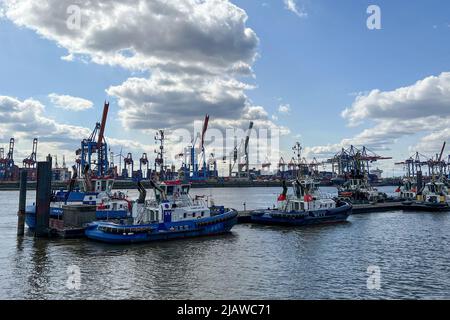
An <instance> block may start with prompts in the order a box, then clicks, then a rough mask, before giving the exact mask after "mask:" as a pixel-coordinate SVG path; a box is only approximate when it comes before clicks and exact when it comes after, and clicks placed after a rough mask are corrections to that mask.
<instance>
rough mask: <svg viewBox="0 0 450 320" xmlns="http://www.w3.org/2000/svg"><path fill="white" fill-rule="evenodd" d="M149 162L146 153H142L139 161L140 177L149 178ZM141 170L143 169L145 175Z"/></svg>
mask: <svg viewBox="0 0 450 320" xmlns="http://www.w3.org/2000/svg"><path fill="white" fill-rule="evenodd" d="M149 165H150V162H149V161H148V157H147V153H145V152H144V153H143V154H142V157H141V158H140V159H139V171H140V172H141V177H142V178H143V179H144V178H147V179H148V178H150V174H149V173H150V172H149V170H150V167H149ZM142 168H145V173H144V171H142Z"/></svg>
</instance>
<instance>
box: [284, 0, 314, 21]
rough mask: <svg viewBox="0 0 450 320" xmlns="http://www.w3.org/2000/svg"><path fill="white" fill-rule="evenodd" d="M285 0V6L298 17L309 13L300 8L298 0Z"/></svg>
mask: <svg viewBox="0 0 450 320" xmlns="http://www.w3.org/2000/svg"><path fill="white" fill-rule="evenodd" d="M283 1H284V7H285V8H286V9H287V10H289V11H291V12H293V13H295V14H296V15H297V16H298V17H300V18H303V17H306V16H308V14H307V13H306V12H305V11H303V10H301V9H299V8H298V6H297V2H296V1H295V0H283Z"/></svg>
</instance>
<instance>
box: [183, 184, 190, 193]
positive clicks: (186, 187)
mask: <svg viewBox="0 0 450 320" xmlns="http://www.w3.org/2000/svg"><path fill="white" fill-rule="evenodd" d="M189 188H190V186H189V185H183V186H182V187H181V194H189Z"/></svg>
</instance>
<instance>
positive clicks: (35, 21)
mask: <svg viewBox="0 0 450 320" xmlns="http://www.w3.org/2000/svg"><path fill="white" fill-rule="evenodd" d="M4 2H5V9H6V16H7V17H8V18H9V19H10V20H12V21H13V22H15V23H16V24H17V25H19V26H24V27H27V28H30V29H33V30H35V31H36V32H37V33H39V34H40V35H42V36H43V37H45V38H47V39H50V40H53V41H55V42H57V43H58V45H60V46H61V47H63V48H66V49H67V50H68V51H69V54H71V55H86V56H89V57H90V58H91V59H92V61H94V62H96V63H100V64H110V65H120V66H122V67H125V68H130V69H138V70H146V69H149V68H155V67H158V68H161V69H165V70H172V71H173V70H175V69H176V70H177V71H178V72H179V71H183V70H184V71H187V72H190V73H192V72H201V73H204V72H214V73H216V74H218V73H221V72H224V71H229V70H233V69H235V70H240V71H241V72H246V73H248V72H249V70H250V64H251V63H252V62H253V60H254V58H255V56H256V47H257V44H258V38H257V36H256V34H255V32H254V31H253V30H251V29H250V28H247V27H246V26H245V23H246V20H247V15H246V13H245V11H244V10H242V9H240V8H238V7H237V6H235V5H234V4H232V3H230V2H229V1H224V0H208V1H197V0H179V1H163V0H120V1H119V0H98V1H88V0H80V1H76V3H77V5H78V6H79V7H80V8H81V21H82V22H81V28H80V29H79V30H76V29H75V30H70V29H69V28H68V27H67V24H66V21H67V18H68V17H69V15H68V14H67V8H68V7H69V6H70V5H73V3H74V2H73V0H44V1H42V0H4Z"/></svg>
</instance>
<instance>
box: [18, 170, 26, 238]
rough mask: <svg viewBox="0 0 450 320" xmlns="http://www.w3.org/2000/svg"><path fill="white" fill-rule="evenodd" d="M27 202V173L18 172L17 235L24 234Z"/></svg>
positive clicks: (23, 171)
mask: <svg viewBox="0 0 450 320" xmlns="http://www.w3.org/2000/svg"><path fill="white" fill-rule="evenodd" d="M26 202H27V171H26V170H22V171H21V172H20V194H19V211H18V212H17V235H18V236H23V235H24V233H25V207H26Z"/></svg>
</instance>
